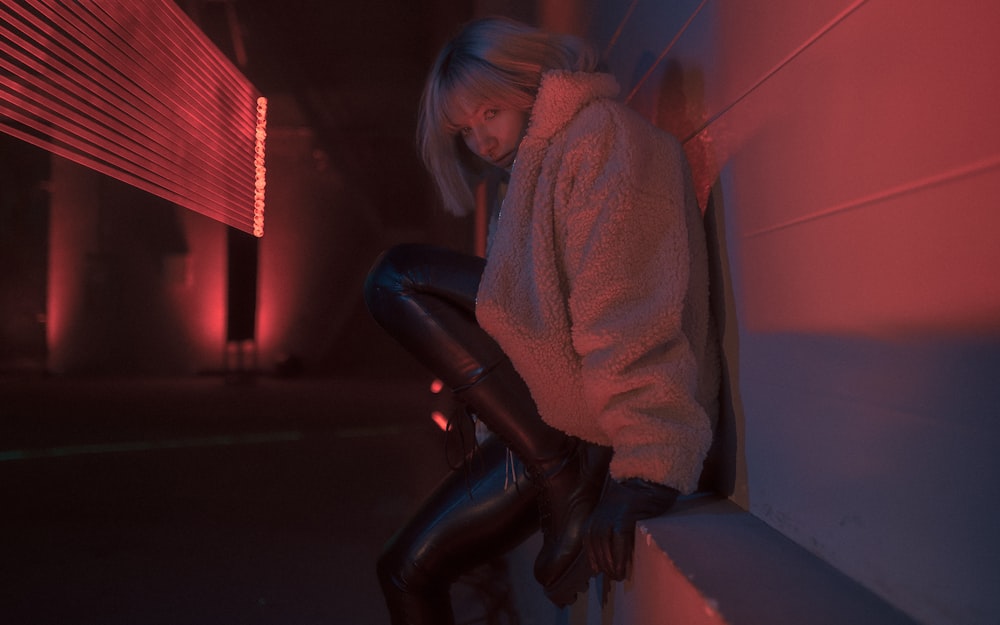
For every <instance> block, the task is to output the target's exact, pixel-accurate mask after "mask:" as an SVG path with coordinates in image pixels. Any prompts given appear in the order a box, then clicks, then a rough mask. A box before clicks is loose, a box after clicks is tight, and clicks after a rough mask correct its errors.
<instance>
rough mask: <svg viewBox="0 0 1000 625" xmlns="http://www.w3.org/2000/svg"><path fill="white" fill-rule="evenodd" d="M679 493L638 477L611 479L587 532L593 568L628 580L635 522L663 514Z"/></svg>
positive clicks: (615, 578) (586, 539)
mask: <svg viewBox="0 0 1000 625" xmlns="http://www.w3.org/2000/svg"><path fill="white" fill-rule="evenodd" d="M679 494H680V493H678V492H677V490H675V489H673V488H671V487H669V486H664V485H663V484H656V483H654V482H647V481H646V480H640V479H638V478H630V479H627V480H624V481H622V482H617V481H615V480H613V479H609V480H608V481H607V483H606V484H605V487H604V493H603V494H602V495H601V501H600V503H598V504H597V507H596V508H594V512H593V513H592V514H591V516H590V520H589V521H588V525H587V528H586V532H585V533H584V541H585V543H586V549H587V555H588V556H589V557H590V563H591V564H592V565H593V566H594V568H596V569H597V570H598V571H599V572H602V573H604V574H605V575H607V576H608V577H610V578H611V579H614V580H619V581H620V580H623V579H625V576H626V575H627V574H628V569H629V566H630V565H631V563H632V548H633V545H634V543H635V522H636V521H640V520H642V519H650V518H652V517H655V516H659V515H661V514H663V513H664V512H666V511H667V510H669V509H670V507H671V506H673V505H674V502H675V501H676V500H677V496H678V495H679Z"/></svg>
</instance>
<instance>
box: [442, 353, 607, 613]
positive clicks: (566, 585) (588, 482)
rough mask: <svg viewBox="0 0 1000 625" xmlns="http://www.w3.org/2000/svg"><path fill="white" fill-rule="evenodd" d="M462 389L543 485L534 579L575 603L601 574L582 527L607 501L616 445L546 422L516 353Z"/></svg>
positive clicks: (557, 599) (560, 599)
mask: <svg viewBox="0 0 1000 625" xmlns="http://www.w3.org/2000/svg"><path fill="white" fill-rule="evenodd" d="M455 393H456V395H457V396H458V398H459V399H460V400H462V401H463V402H466V403H467V404H468V405H469V406H470V408H471V409H472V410H473V411H474V412H475V414H476V416H477V417H478V418H479V419H480V420H481V421H482V422H483V423H485V424H486V426H487V427H488V428H489V429H490V430H491V431H492V432H493V433H494V434H496V435H497V437H499V438H500V439H501V440H503V441H504V442H505V443H506V444H507V445H508V446H509V447H510V449H511V451H513V452H514V453H515V454H516V455H517V456H518V458H520V460H521V461H522V462H523V463H524V464H525V467H526V472H527V473H528V476H529V478H530V479H531V480H532V481H533V482H534V483H535V484H536V486H538V488H539V490H540V495H539V502H540V514H541V519H540V521H541V528H542V534H543V542H542V548H541V550H540V551H539V554H538V557H537V558H536V560H535V578H536V579H537V580H538V582H539V583H540V584H542V586H543V587H544V588H545V593H546V595H547V596H548V597H549V599H550V600H551V601H552V602H553V603H555V604H557V605H559V606H565V605H568V604H570V603H573V602H574V601H575V600H576V595H577V593H578V592H582V591H584V590H586V589H587V584H588V581H589V579H590V578H591V577H592V576H593V575H594V571H593V569H592V567H591V565H590V562H589V560H588V557H587V554H586V552H585V550H584V546H583V530H584V527H585V525H586V523H587V520H588V518H589V516H590V513H591V512H592V511H593V510H594V508H595V507H596V506H597V503H598V501H599V500H600V497H601V490H602V488H603V486H604V481H605V479H607V475H608V465H609V464H610V462H611V449H610V448H607V447H600V446H597V445H592V444H590V443H586V442H584V441H581V440H580V439H578V438H575V437H572V436H568V435H566V434H564V433H563V432H561V431H559V430H557V429H555V428H553V427H551V426H549V425H548V424H546V423H545V422H544V421H542V418H541V417H540V416H539V415H538V410H537V408H536V407H535V404H534V401H533V400H532V399H531V394H530V392H529V391H528V388H527V386H526V385H525V383H524V381H523V380H522V379H521V377H520V376H519V375H518V374H517V372H516V371H514V367H513V365H511V363H510V361H509V360H506V359H504V360H502V361H500V362H499V363H498V364H496V365H494V366H493V367H492V368H490V369H489V370H488V371H487V372H486V373H485V374H484V375H483V376H482V377H480V378H479V379H478V380H477V381H476V382H474V383H473V384H471V385H469V386H468V387H466V388H462V389H456V390H455Z"/></svg>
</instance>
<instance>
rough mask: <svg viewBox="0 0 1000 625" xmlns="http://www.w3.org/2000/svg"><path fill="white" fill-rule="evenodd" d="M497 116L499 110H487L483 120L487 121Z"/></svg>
mask: <svg viewBox="0 0 1000 625" xmlns="http://www.w3.org/2000/svg"><path fill="white" fill-rule="evenodd" d="M496 116H497V109H486V112H484V113H483V119H486V120H487V121H489V120H491V119H493V118H494V117H496Z"/></svg>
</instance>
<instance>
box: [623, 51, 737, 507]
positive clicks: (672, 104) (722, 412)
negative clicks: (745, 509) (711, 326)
mask: <svg viewBox="0 0 1000 625" xmlns="http://www.w3.org/2000/svg"><path fill="white" fill-rule="evenodd" d="M652 62H653V60H652V59H651V58H649V56H648V55H644V56H643V57H642V58H640V59H639V64H638V66H637V67H636V73H639V74H641V73H642V72H645V71H647V70H648V68H649V67H650V65H651V63H652ZM703 94H704V77H703V75H702V73H701V71H700V70H698V69H697V68H684V67H682V66H681V64H680V63H679V62H677V61H676V60H669V61H667V63H666V64H665V66H664V69H663V72H662V74H661V79H660V83H659V89H658V90H656V92H655V102H644V103H643V102H636V103H634V106H635V107H636V108H637V109H638V110H640V111H644V110H645V111H650V112H649V113H647V115H648V117H649V118H650V121H651V122H653V123H654V124H655V125H656V126H657V127H659V128H661V129H663V130H665V131H667V132H669V133H671V134H672V135H674V136H675V137H677V138H678V139H679V140H681V141H682V142H683V145H684V152H685V154H686V155H687V159H688V162H689V164H690V165H691V175H692V178H693V180H694V186H695V193H696V195H697V198H698V206H699V207H700V208H701V210H702V214H703V218H704V226H705V236H706V240H707V241H706V242H707V247H708V260H709V280H710V284H709V289H710V293H709V294H710V303H711V309H712V316H713V317H714V320H715V324H716V327H717V328H718V330H719V340H720V345H721V355H722V388H721V392H720V404H719V421H718V424H717V425H716V433H715V440H714V442H713V445H712V448H711V449H710V450H709V455H708V458H707V460H706V463H705V471H704V473H703V476H702V482H701V488H702V489H705V490H711V491H714V492H717V493H720V494H722V495H725V496H727V497H733V498H734V499H735V500H736V501H737V502H738V503H739V504H740V505H743V506H747V505H748V502H747V500H746V497H747V495H746V479H745V472H746V471H745V462H744V456H743V453H742V449H741V448H740V445H739V441H740V440H742V431H743V409H742V403H741V400H740V396H739V371H738V366H739V333H738V331H737V328H738V323H737V320H736V306H735V305H734V302H735V299H734V295H733V285H732V278H731V272H730V254H729V247H728V243H727V236H726V234H727V229H726V221H725V203H724V198H723V195H722V185H721V184H719V182H718V176H719V172H718V167H717V165H716V161H715V159H713V158H712V156H713V154H712V149H711V148H712V145H711V142H710V140H709V137H708V134H707V133H704V132H700V129H701V127H702V126H703V125H704V123H705V118H706V114H705V106H704V97H703Z"/></svg>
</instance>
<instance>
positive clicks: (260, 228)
mask: <svg viewBox="0 0 1000 625" xmlns="http://www.w3.org/2000/svg"><path fill="white" fill-rule="evenodd" d="M254 141H255V143H254V152H253V168H254V185H253V187H254V190H253V235H254V236H255V237H262V236H264V189H265V187H267V168H266V167H265V166H264V152H265V143H266V141H267V98H264V97H260V98H257V129H256V131H255V132H254Z"/></svg>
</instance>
